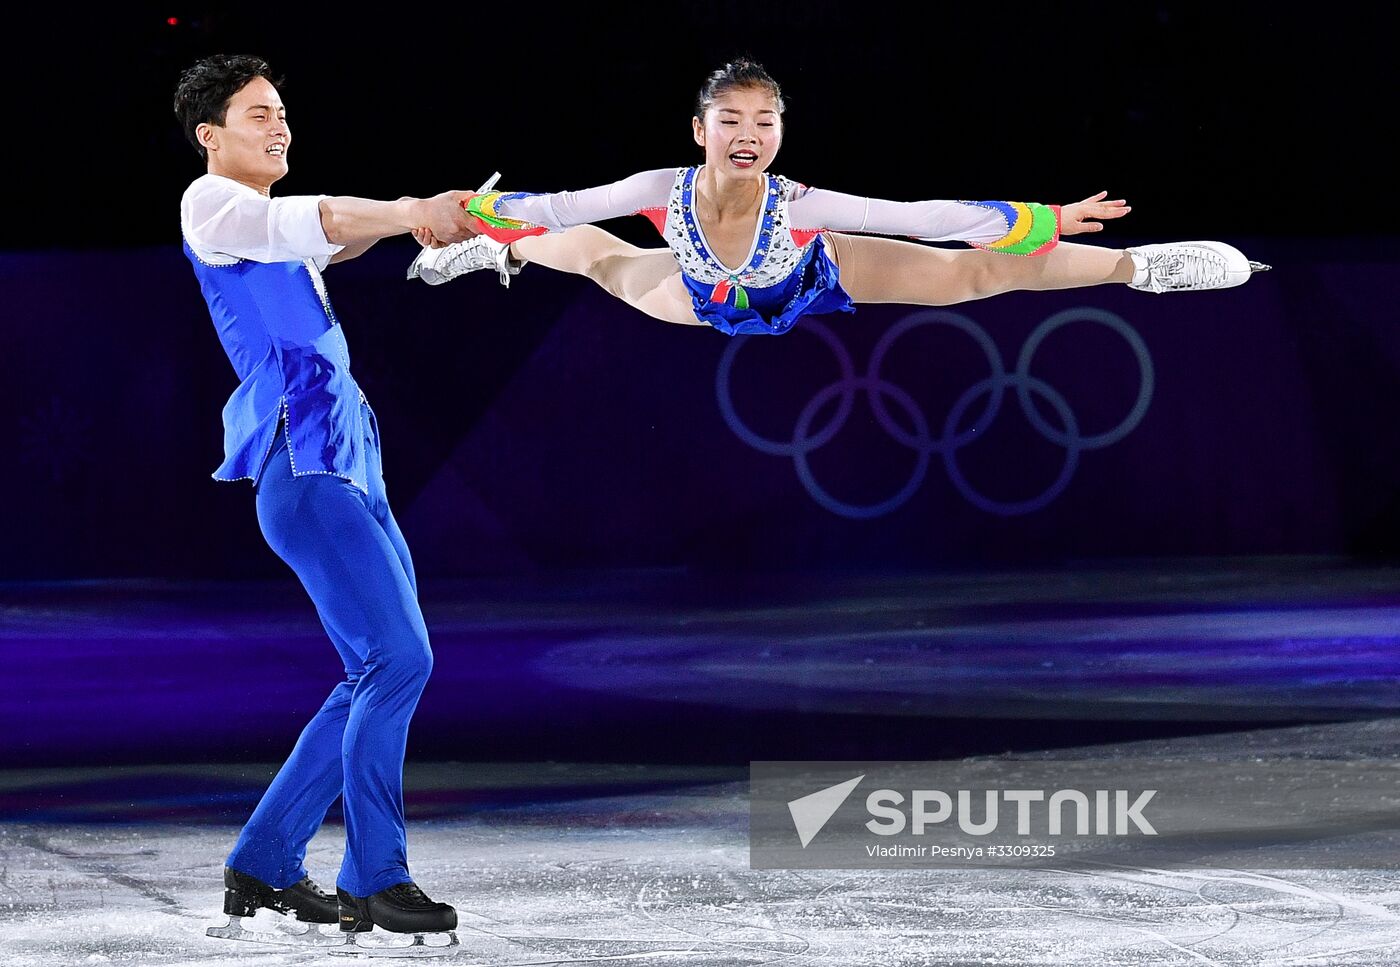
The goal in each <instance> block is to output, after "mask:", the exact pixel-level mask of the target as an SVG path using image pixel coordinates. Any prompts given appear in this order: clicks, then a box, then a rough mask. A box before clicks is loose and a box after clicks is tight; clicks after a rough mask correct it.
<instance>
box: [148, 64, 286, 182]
mask: <svg viewBox="0 0 1400 967" xmlns="http://www.w3.org/2000/svg"><path fill="white" fill-rule="evenodd" d="M255 77H265V78H267V79H268V81H269V82H270V83H271V84H272V86H273V87H279V86H281V84H282V79H281V78H280V77H273V76H272V68H271V67H269V66H267V61H265V60H263V59H262V58H261V57H250V56H248V55H246V54H233V55H229V54H215V55H214V56H213V57H206V58H204V59H203V60H202V61H200V62H199V63H197V64H195V65H194V66H193V67H191V68H189V69H188V70H186V71H185V72H184V73H183V74H181V75H180V83H179V84H178V85H177V86H176V87H175V116H176V117H177V118H179V119H180V126H181V127H182V128H184V129H185V137H187V138H189V139H190V144H192V145H194V149H195V150H196V151H198V152H199V156H200V157H201V158H203V159H205V160H206V161H207V160H208V152H206V151H205V150H204V147H203V145H201V144H200V143H199V139H198V138H196V137H195V134H194V129H195V128H197V127H199V126H200V125H201V124H219V125H222V124H223V123H224V122H225V121H226V120H227V119H228V102H229V101H230V100H231V99H232V98H233V95H235V94H237V93H238V92H239V91H241V90H243V88H244V86H246V85H247V83H248V82H249V81H251V80H252V79H253V78H255Z"/></svg>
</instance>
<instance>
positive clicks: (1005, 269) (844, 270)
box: [823, 232, 1134, 306]
mask: <svg viewBox="0 0 1400 967" xmlns="http://www.w3.org/2000/svg"><path fill="white" fill-rule="evenodd" d="M823 238H825V239H826V242H827V251H828V252H830V253H831V255H832V258H833V259H835V261H836V264H837V266H838V267H839V268H840V270H841V286H842V288H844V289H845V290H846V292H847V293H848V294H849V295H850V296H851V298H852V299H853V300H854V301H855V302H858V303H860V302H899V303H904V304H905V305H918V306H947V305H954V304H956V303H959V302H970V301H972V300H974V299H985V298H987V297H988V296H994V295H998V294H1000V293H1002V292H1013V291H1015V290H1017V289H1073V288H1079V287H1081V286H1088V285H1104V284H1106V283H1109V282H1124V283H1126V282H1131V281H1132V279H1133V271H1134V263H1133V259H1132V257H1131V256H1130V255H1128V253H1126V252H1124V251H1121V250H1119V249H1110V248H1103V247H1100V246H1097V245H1076V244H1074V243H1072V242H1061V243H1059V244H1058V245H1056V246H1055V247H1054V248H1053V249H1051V250H1050V251H1049V252H1047V253H1046V254H1044V255H1037V256H1023V255H1005V254H1002V253H999V252H986V251H983V250H981V249H970V250H966V251H950V250H948V249H941V248H933V247H931V246H928V245H919V244H917V243H914V242H903V241H899V240H896V239H889V238H874V237H870V236H863V235H841V234H838V233H836V232H827V233H826V234H825V235H824V236H823Z"/></svg>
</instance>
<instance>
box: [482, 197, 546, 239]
mask: <svg viewBox="0 0 1400 967" xmlns="http://www.w3.org/2000/svg"><path fill="white" fill-rule="evenodd" d="M511 197H520V196H519V194H516V195H513V196H512V195H506V194H505V193H504V192H499V191H490V192H487V193H485V194H483V195H472V196H471V197H470V198H468V199H467V200H466V201H465V202H463V203H462V207H463V208H465V209H466V211H467V214H468V215H471V216H472V217H473V218H474V219H475V221H476V223H477V230H478V231H479V232H481V234H482V235H485V236H487V237H488V238H491V239H494V240H495V241H497V242H500V243H502V244H504V245H509V244H510V243H511V242H514V241H515V240H516V239H518V238H526V237H528V236H531V235H543V234H544V233H545V232H547V231H548V229H547V228H545V227H544V226H543V225H534V224H532V223H530V222H527V221H523V220H522V219H519V218H510V217H508V216H506V215H502V214H501V212H500V211H499V209H498V207H497V206H499V204H500V202H501V200H502V199H503V198H505V199H507V200H509V199H510V198H511Z"/></svg>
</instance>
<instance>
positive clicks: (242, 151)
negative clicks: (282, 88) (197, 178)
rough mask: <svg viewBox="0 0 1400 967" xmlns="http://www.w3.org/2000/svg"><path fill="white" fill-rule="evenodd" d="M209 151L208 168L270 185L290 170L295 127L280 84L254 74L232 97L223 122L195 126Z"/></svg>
mask: <svg viewBox="0 0 1400 967" xmlns="http://www.w3.org/2000/svg"><path fill="white" fill-rule="evenodd" d="M195 131H196V134H197V135H198V137H199V139H200V143H201V144H202V145H204V148H205V150H206V151H208V152H209V172H210V173H211V174H215V175H223V176H224V177H226V178H233V179H234V180H236V181H241V182H243V183H245V184H251V185H257V186H261V187H264V188H265V187H267V186H269V185H271V184H272V183H273V182H274V181H276V180H277V179H279V178H281V177H282V176H283V175H285V174H286V173H287V150H288V149H289V148H290V147H291V144H292V131H291V128H289V127H287V109H286V108H285V107H283V106H282V99H281V98H280V97H278V96H277V88H275V87H273V86H272V84H271V82H269V81H268V80H267V78H265V77H255V78H253V79H252V80H251V81H249V82H248V83H247V84H245V85H244V86H243V87H242V89H241V90H239V91H238V93H237V94H235V95H233V97H231V98H229V102H228V112H227V113H226V115H225V117H224V123H223V124H221V125H220V124H201V125H199V127H198V128H196V129H195Z"/></svg>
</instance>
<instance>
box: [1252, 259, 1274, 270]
mask: <svg viewBox="0 0 1400 967" xmlns="http://www.w3.org/2000/svg"><path fill="white" fill-rule="evenodd" d="M1272 268H1273V266H1272V265H1265V264H1264V263H1263V262H1253V261H1251V262H1250V263H1249V271H1250V272H1268V271H1269V270H1270V269H1272Z"/></svg>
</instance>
